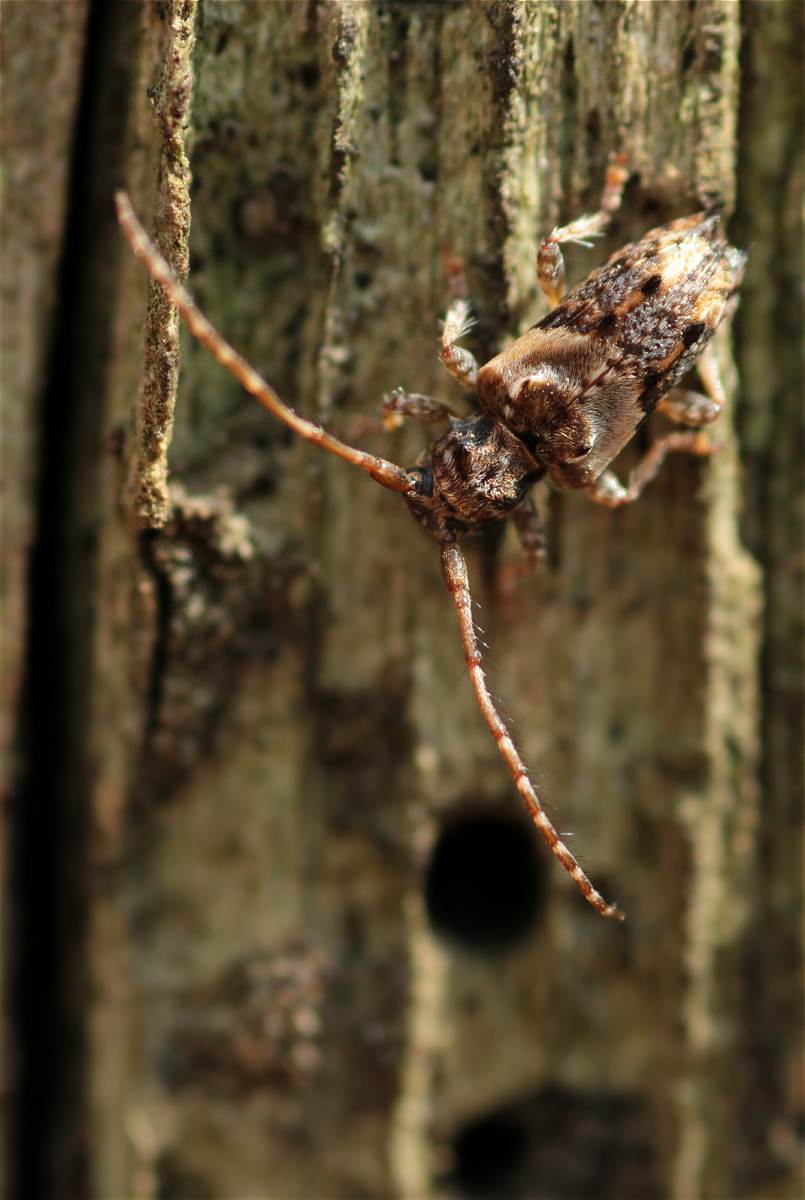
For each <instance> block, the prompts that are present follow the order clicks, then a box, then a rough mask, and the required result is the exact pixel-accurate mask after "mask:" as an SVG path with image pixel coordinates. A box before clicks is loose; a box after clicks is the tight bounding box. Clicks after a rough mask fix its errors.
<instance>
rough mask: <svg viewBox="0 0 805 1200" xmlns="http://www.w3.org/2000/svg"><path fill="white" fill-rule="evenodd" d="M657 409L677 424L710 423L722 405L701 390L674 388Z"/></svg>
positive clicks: (696, 424) (697, 424)
mask: <svg viewBox="0 0 805 1200" xmlns="http://www.w3.org/2000/svg"><path fill="white" fill-rule="evenodd" d="M657 411H658V412H661V413H664V414H665V416H666V417H669V418H670V420H672V421H676V423H677V425H692V426H699V425H710V424H711V422H713V421H715V419H716V417H717V416H718V414H719V413H720V412H721V405H720V404H718V403H717V402H716V401H715V400H711V399H710V398H709V397H708V396H703V395H702V393H701V392H692V391H689V390H688V389H687V388H673V390H672V391H670V392H669V393H668V395H667V396H663V398H662V400H660V402H659V404H658V405H657Z"/></svg>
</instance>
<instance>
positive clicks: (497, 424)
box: [408, 213, 746, 541]
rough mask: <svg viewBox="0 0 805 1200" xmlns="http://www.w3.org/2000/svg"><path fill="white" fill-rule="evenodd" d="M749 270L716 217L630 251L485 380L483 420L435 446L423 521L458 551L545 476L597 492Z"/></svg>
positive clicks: (680, 224) (486, 369)
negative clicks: (470, 533) (468, 535)
mask: <svg viewBox="0 0 805 1200" xmlns="http://www.w3.org/2000/svg"><path fill="white" fill-rule="evenodd" d="M745 261H746V254H745V253H743V252H742V251H739V250H735V249H733V248H732V247H731V246H730V245H729V244H728V243H727V241H726V240H725V238H724V236H723V233H722V232H721V229H720V225H719V218H718V216H717V215H707V214H706V213H698V214H696V215H694V216H690V217H683V218H682V219H681V220H678V221H672V222H671V223H670V224H669V225H663V226H661V227H660V228H658V229H653V230H652V231H651V232H650V233H647V234H646V235H645V236H644V237H643V238H641V239H640V241H637V242H633V243H632V244H631V245H628V246H625V247H624V248H623V249H622V250H619V251H618V252H617V253H616V254H614V255H613V256H612V258H610V260H609V261H608V262H607V263H606V264H605V265H604V266H603V267H600V268H599V269H598V270H596V271H593V272H592V274H591V275H589V276H588V278H587V279H586V280H585V281H584V282H583V283H581V284H579V285H578V287H576V288H574V289H573V291H571V292H570V293H569V294H568V295H567V296H566V297H565V298H564V300H562V302H561V303H560V304H559V305H557V306H556V307H555V308H553V309H552V310H551V312H549V313H548V315H547V316H546V317H544V318H543V319H542V320H541V321H539V322H538V323H537V324H536V325H535V326H534V327H533V328H532V329H530V330H528V332H527V333H524V334H523V336H522V337H520V338H518V339H517V341H516V342H514V343H513V344H512V345H511V346H509V347H508V348H507V349H506V350H504V351H502V353H500V354H498V355H497V356H496V357H495V358H493V359H491V360H490V361H489V362H488V363H486V365H485V366H483V367H481V368H480V370H479V371H478V374H477V392H478V400H479V402H480V405H481V409H482V412H481V413H480V414H476V415H475V416H472V417H470V418H468V419H467V420H464V421H453V424H452V428H451V429H450V431H449V432H448V433H446V434H445V435H444V437H442V438H440V439H439V440H438V441H437V442H435V443H434V445H433V446H432V448H431V451H430V456H429V460H428V461H427V463H426V464H424V465H425V468H426V474H425V479H424V481H423V488H424V489H427V493H426V496H425V503H424V504H423V503H422V501H421V499H420V498H419V497H409V498H408V499H409V505H410V506H411V508H412V509H413V511H414V512H415V514H416V515H417V516H418V517H419V518H420V519H421V520H423V521H424V523H425V524H426V525H427V526H428V528H429V529H430V530H431V531H432V532H433V533H434V534H435V536H436V537H437V538H439V539H440V540H441V538H442V537H444V538H446V539H447V540H448V541H449V540H451V538H452V537H453V536H457V535H458V534H459V533H463V532H466V531H467V530H468V529H470V528H471V527H472V526H473V525H475V524H478V523H480V522H485V521H493V520H498V519H499V518H500V517H502V516H504V515H505V514H506V513H507V512H510V511H511V510H512V509H514V508H516V507H517V506H518V505H520V504H521V503H522V502H523V500H524V499H525V497H526V495H527V493H528V490H529V488H530V487H531V485H532V484H533V483H535V482H536V481H537V480H539V479H541V478H543V477H545V476H547V478H548V479H549V480H550V481H551V483H553V484H554V485H556V486H557V487H560V488H569V489H584V488H589V487H590V486H591V485H592V484H593V483H594V482H595V481H596V480H597V479H598V477H599V476H600V475H601V473H602V472H603V471H604V470H605V469H606V467H608V466H609V464H610V463H611V462H612V460H613V459H614V458H615V456H616V455H617V454H618V452H619V451H620V450H621V449H622V448H623V447H624V446H625V445H626V443H627V442H628V441H630V439H631V438H632V436H633V435H634V433H635V431H636V429H637V427H638V426H639V425H640V424H641V422H642V421H643V420H645V418H646V417H647V415H648V414H649V413H650V412H652V411H653V410H654V409H655V408H656V406H657V404H658V402H659V401H660V400H661V398H662V397H663V396H664V395H665V394H666V393H667V392H669V391H670V390H671V388H673V387H674V386H675V385H676V384H677V383H678V382H679V380H680V379H681V378H682V376H683V375H684V374H685V372H686V371H687V370H688V369H689V368H690V367H691V366H693V364H694V363H695V361H696V359H697V358H698V357H699V355H700V354H701V352H702V351H703V350H704V348H705V346H706V345H707V343H708V342H709V341H710V338H711V337H712V336H713V334H714V332H715V330H716V328H717V327H718V325H719V323H720V322H721V320H722V318H723V316H724V313H725V310H726V307H727V305H728V303H729V301H730V298H731V297H732V296H733V295H734V293H735V290H736V287H737V284H738V282H739V281H740V276H741V273H742V271H743V266H744V263H745Z"/></svg>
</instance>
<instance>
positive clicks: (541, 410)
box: [117, 156, 746, 918]
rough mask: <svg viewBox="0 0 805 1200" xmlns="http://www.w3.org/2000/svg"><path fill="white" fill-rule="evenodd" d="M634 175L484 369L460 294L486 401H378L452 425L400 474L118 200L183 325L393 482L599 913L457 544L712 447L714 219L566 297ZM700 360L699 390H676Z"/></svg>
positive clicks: (538, 821) (611, 491) (547, 256)
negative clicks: (457, 404)
mask: <svg viewBox="0 0 805 1200" xmlns="http://www.w3.org/2000/svg"><path fill="white" fill-rule="evenodd" d="M627 176H628V172H627V171H626V169H625V160H624V158H623V157H622V156H621V157H619V158H616V159H614V160H613V161H612V162H611V163H610V166H609V169H608V171H607V176H606V181H605V187H604V193H603V196H602V200H601V207H600V210H599V211H598V212H597V213H595V214H592V215H591V216H585V217H580V218H579V219H578V220H577V221H575V222H573V223H572V224H570V225H567V226H565V227H563V228H561V229H555V230H554V231H553V233H552V234H550V236H549V237H547V238H545V239H544V240H543V241H542V243H541V244H540V248H539V253H538V259H537V267H538V277H539V282H540V285H541V287H542V289H543V291H544V292H545V293H546V295H547V296H548V298H549V300H550V301H551V303H552V305H553V308H552V309H551V311H550V312H549V313H548V315H547V316H546V317H545V318H544V319H543V320H542V321H540V322H539V323H538V324H537V325H535V326H534V328H533V329H530V330H529V331H528V332H527V333H525V334H524V335H523V336H522V337H521V338H519V339H518V340H517V341H516V342H514V344H513V345H511V346H509V347H508V349H507V350H504V351H503V352H502V353H501V354H498V355H497V356H496V357H495V358H493V359H491V360H490V362H488V363H486V365H485V366H483V367H479V366H478V364H477V363H476V361H475V359H474V358H473V356H472V355H471V354H470V353H469V352H468V351H467V350H464V349H463V348H462V347H460V346H459V345H458V344H457V342H458V339H459V338H460V337H461V335H462V334H463V333H464V332H466V330H467V328H468V322H467V316H468V311H469V310H468V305H467V303H466V301H464V300H457V301H456V302H454V304H453V305H452V306H451V308H450V309H449V311H448V314H447V318H446V320H445V327H444V333H443V335H442V352H441V356H442V361H443V363H444V365H445V366H446V367H447V369H448V370H449V371H450V372H451V374H452V375H454V376H455V378H456V379H457V380H458V381H459V382H460V383H462V384H463V385H464V386H465V387H475V388H476V390H477V394H478V399H479V402H480V406H481V407H480V411H479V412H477V413H475V414H474V415H472V416H470V417H467V418H464V419H459V418H457V417H455V415H454V414H453V413H452V412H451V410H450V409H449V408H448V407H447V406H446V405H444V404H442V403H441V402H440V401H437V400H434V399H431V398H430V397H428V396H421V395H417V394H409V393H406V392H404V391H402V389H397V391H396V392H394V393H393V394H392V395H390V396H387V397H386V402H385V412H386V423H387V424H388V425H390V426H391V427H393V426H394V425H396V424H397V423H398V422H399V420H400V418H401V417H409V418H414V419H417V420H421V421H425V422H433V421H443V420H449V421H450V429H449V431H448V432H447V433H446V434H444V436H443V437H440V438H439V439H438V440H437V441H436V442H434V444H433V446H432V447H431V449H430V452H429V453H428V454H426V455H423V456H422V458H421V459H420V461H419V463H418V464H417V465H416V466H415V467H413V468H411V469H410V470H407V471H406V470H404V469H403V468H402V467H399V466H397V465H396V464H395V463H393V462H389V461H388V460H386V459H383V458H380V457H379V456H378V455H375V454H370V453H368V452H367V451H364V450H359V449H357V448H355V447H354V446H349V445H348V444H347V443H345V442H342V441H341V440H340V439H339V438H337V437H335V436H334V435H333V434H331V433H329V432H328V431H327V430H326V429H323V428H322V427H321V426H319V425H315V424H314V423H313V422H312V421H308V420H306V419H305V418H304V417H301V416H300V415H299V414H298V413H296V412H294V411H293V409H291V408H289V407H288V406H287V405H286V404H285V403H284V402H283V401H282V400H281V399H280V397H279V396H278V395H277V393H276V392H275V391H274V390H273V388H272V387H271V386H270V385H269V384H268V383H266V382H265V380H264V379H262V378H261V377H260V376H259V375H258V374H257V372H256V371H255V370H254V368H253V367H251V366H250V365H249V363H247V362H246V360H245V359H243V358H242V357H241V355H239V354H238V353H237V351H236V350H234V349H233V347H232V346H230V345H229V343H228V342H226V341H225V340H224V339H223V338H222V337H221V335H220V334H219V333H218V332H217V330H216V329H214V327H213V326H212V325H211V324H210V322H209V321H208V320H207V318H206V317H204V316H203V314H202V313H200V312H199V311H198V309H197V308H196V307H195V305H194V303H193V300H192V298H191V297H190V296H189V295H188V293H187V292H186V291H185V289H184V288H183V287H182V286H181V284H180V283H179V282H178V281H177V280H176V278H175V276H174V275H173V273H172V271H171V269H170V267H169V266H168V264H167V263H166V262H165V260H164V259H163V258H162V257H161V255H160V254H159V252H158V251H157V250H156V248H155V247H154V245H153V244H152V243H151V241H150V240H149V238H148V236H147V235H146V233H145V231H144V230H143V229H142V226H140V224H139V222H138V221H137V219H136V217H135V216H134V213H133V211H132V208H131V205H130V203H129V201H128V198H127V197H126V196H125V195H124V194H123V193H118V196H117V208H118V215H119V219H120V223H121V226H122V227H123V229H124V231H125V233H126V236H127V238H128V240H129V243H130V245H131V247H132V249H133V250H134V253H135V254H136V255H137V256H138V257H139V258H140V259H142V261H143V262H144V263H145V264H146V266H147V267H148V270H149V271H150V273H151V275H152V276H153V278H154V279H155V280H157V281H158V282H159V283H160V284H161V285H162V287H163V288H164V289H165V292H166V293H167V295H168V297H169V298H170V300H171V301H172V302H173V303H174V304H175V305H176V306H177V308H178V309H179V311H180V312H181V314H182V316H183V318H184V320H185V321H186V323H187V325H188V327H189V329H190V330H191V332H192V333H193V334H194V335H195V337H197V338H198V339H199V340H200V341H201V342H202V343H203V344H204V345H205V346H207V348H208V349H209V350H210V352H211V353H212V354H213V355H214V356H215V358H216V359H217V360H218V362H219V363H221V364H222V365H223V366H224V367H226V368H227V369H228V370H229V371H231V372H232V374H233V375H234V376H235V377H236V378H237V379H238V381H239V382H240V383H241V385H242V386H243V387H244V388H245V389H246V391H248V392H249V393H251V395H253V396H254V397H255V399H256V400H258V401H259V403H260V404H262V405H263V407H264V408H266V409H267V410H268V411H269V412H271V413H272V414H273V415H274V416H276V417H278V418H279V419H280V420H281V421H283V422H284V423H285V424H286V425H287V426H288V427H289V428H291V429H292V430H294V432H296V433H298V434H299V435H300V436H301V437H304V438H306V439H307V440H308V441H310V442H313V443H314V444H315V445H317V446H320V447H321V448H322V449H324V450H328V451H329V452H330V453H332V454H335V455H337V456H338V457H339V458H342V459H344V460H345V461H346V462H349V463H352V465H353V466H356V467H360V469H361V470H363V471H365V472H366V473H367V474H368V475H369V476H370V477H371V478H372V479H373V480H375V482H377V483H379V484H381V485H382V486H383V487H385V488H388V489H390V490H391V491H395V492H400V493H402V495H403V496H404V498H405V500H406V503H407V504H408V506H409V508H410V509H411V511H412V512H413V514H414V515H415V516H416V517H417V519H418V520H419V521H421V522H422V524H423V525H425V527H426V528H427V529H428V530H429V531H430V532H431V533H432V534H433V536H434V537H435V539H436V541H437V542H438V543H439V545H440V548H441V560H442V575H443V577H444V581H445V585H446V587H447V589H448V591H449V592H450V594H451V596H452V597H453V601H454V603H455V606H456V611H457V613H458V619H459V626H460V629H461V639H462V642H463V646H464V658H465V661H466V664H467V668H468V671H469V674H470V678H471V681H472V686H473V688H474V690H475V694H476V697H477V699H478V704H479V706H480V709H481V712H482V714H483V717H484V720H485V722H486V724H487V727H488V728H489V730H490V732H491V734H492V736H493V737H494V739H495V742H496V744H497V746H498V749H499V750H500V753H501V755H502V756H503V759H504V761H505V762H506V766H507V767H508V770H509V772H510V774H511V776H512V778H513V780H514V782H515V785H516V787H517V789H518V791H519V792H520V795H521V797H522V799H523V802H524V804H525V806H526V808H527V809H528V812H529V813H530V815H531V817H532V819H533V821H534V824H535V825H536V826H537V828H538V829H539V831H540V833H541V834H542V836H543V837H544V838H545V841H546V842H547V844H548V846H549V847H550V849H551V850H552V852H553V853H554V854H555V855H556V857H557V858H558V859H559V861H560V862H561V863H562V865H563V867H564V868H565V870H566V871H567V872H568V874H569V875H570V876H571V878H572V879H573V880H574V882H575V883H576V885H577V887H578V888H579V890H580V891H581V892H582V894H583V895H584V896H585V897H586V898H587V900H589V902H590V903H591V904H592V905H593V906H594V907H595V908H596V909H598V911H599V912H601V913H603V914H604V915H605V916H610V917H617V918H621V917H622V916H623V914H622V913H621V912H620V911H619V909H618V908H616V907H615V906H614V905H611V904H608V903H607V902H606V900H604V898H603V897H602V896H601V895H600V894H599V893H598V892H597V891H596V890H595V888H594V887H593V885H592V883H591V882H590V880H589V879H588V878H587V876H586V875H585V873H584V871H583V870H582V869H581V867H580V866H579V864H578V862H577V861H576V859H575V858H574V857H573V855H572V854H571V853H570V851H569V850H568V848H567V846H565V844H564V843H563V842H562V840H561V839H560V837H559V835H558V834H557V832H556V830H555V829H554V827H553V824H552V823H551V821H550V819H549V818H548V816H547V814H546V813H545V810H544V809H543V807H542V804H541V802H540V799H539V796H538V794H537V792H536V789H535V787H534V785H533V783H532V781H531V779H530V776H529V774H528V771H527V769H526V766H525V764H524V763H523V760H522V758H521V757H520V754H519V752H518V750H517V748H516V746H515V745H514V742H513V740H512V738H511V735H510V733H509V731H508V729H507V727H506V725H505V723H504V722H503V721H502V720H501V718H500V716H499V714H498V712H497V709H496V706H495V703H494V701H493V699H492V697H491V695H490V693H489V688H488V686H487V683H486V679H485V676H484V671H483V656H482V654H481V651H480V649H479V646H478V640H477V636H476V630H475V625H474V622H473V617H472V599H471V595H470V588H469V581H468V578H467V569H466V564H465V562H464V558H463V556H462V554H461V551H460V549H459V547H458V546H457V544H456V543H457V541H458V539H459V538H460V537H461V535H462V534H464V533H467V532H470V531H472V529H473V528H474V527H477V526H479V525H481V524H483V523H485V522H489V521H495V520H499V519H501V518H502V517H505V516H506V515H507V514H509V513H511V514H513V517H514V521H515V525H516V527H517V530H518V532H519V534H520V537H521V540H522V541H523V545H524V548H525V549H526V551H527V554H528V555H529V557H530V558H531V559H532V560H533V559H534V558H536V557H538V556H539V552H540V545H541V534H540V529H539V521H538V518H537V515H536V513H535V512H534V511H533V510H532V509H530V508H528V507H527V506H526V504H525V502H526V501H527V499H528V493H529V491H530V489H531V487H532V486H533V484H535V483H536V482H538V481H539V480H540V479H544V478H547V479H548V480H549V481H550V482H551V483H553V484H554V485H555V486H558V487H560V488H572V489H583V490H585V491H586V492H587V495H588V496H589V497H590V498H591V499H592V500H595V501H597V502H598V503H601V504H605V505H607V506H609V507H615V506H618V505H621V504H625V503H628V502H629V501H631V500H634V499H636V498H637V496H638V495H639V494H640V491H641V490H642V488H643V487H644V486H645V484H646V483H647V482H648V481H649V480H650V479H652V478H653V476H654V475H655V474H656V472H657V470H658V468H659V466H660V464H661V462H662V461H663V459H664V457H665V455H666V454H667V453H668V452H669V451H671V450H687V451H691V452H693V453H697V454H706V453H708V452H709V446H708V443H707V442H706V439H705V438H704V436H703V435H702V434H701V433H700V432H699V428H700V427H701V426H702V425H706V424H708V423H709V422H711V421H713V420H714V419H715V418H716V417H717V416H718V413H719V412H720V409H721V403H722V400H723V391H722V389H721V385H720V382H719V379H718V372H717V369H716V365H715V362H714V360H712V359H711V358H710V357H709V351H708V350H707V343H708V342H709V340H710V338H711V337H712V335H713V333H714V332H715V330H716V328H717V326H718V325H719V323H720V322H721V321H722V320H723V319H724V317H725V315H727V314H728V313H729V311H730V308H731V306H732V303H733V301H732V299H731V298H732V297H733V295H734V293H735V290H736V288H737V286H738V283H739V282H740V277H741V273H742V271H743V265H744V262H745V260H746V255H745V254H744V253H742V252H741V251H738V250H734V249H733V248H732V247H730V246H729V245H728V243H727V242H726V240H725V239H724V236H723V234H722V233H721V230H720V228H719V223H718V217H717V216H714V215H706V214H701V213H700V214H698V215H696V216H692V217H685V218H683V219H682V220H679V221H673V222H671V224H669V225H664V226H662V227H661V228H659V229H655V230H652V232H651V233H648V234H646V236H645V237H643V238H642V239H641V240H640V241H638V242H634V243H632V244H631V245H629V246H626V247H624V249H622V250H620V251H619V252H618V253H617V254H616V255H614V256H613V257H612V258H611V259H610V260H609V262H607V263H606V264H605V265H604V266H603V267H601V268H600V269H599V270H597V271H594V272H593V273H592V274H591V275H590V276H589V277H588V278H587V279H586V280H585V281H584V283H582V284H580V285H579V286H578V287H577V288H575V289H574V290H573V291H572V292H570V293H569V295H567V296H565V295H564V264H563V262H562V254H561V249H560V246H561V243H563V242H582V243H584V244H587V243H586V242H585V241H584V239H586V238H589V237H591V236H595V235H596V234H598V233H600V232H601V231H602V230H603V229H604V228H605V227H606V225H607V223H608V221H609V219H610V217H611V215H612V213H613V212H614V211H615V209H616V208H617V207H618V204H619V203H620V198H621V194H622V191H623V186H624V183H625V182H626V179H627ZM697 359H698V371H699V374H700V376H701V378H702V382H703V383H704V387H705V391H706V392H707V393H708V394H707V395H706V396H705V395H701V394H699V393H697V392H691V391H685V390H682V389H679V388H677V387H676V385H677V383H678V382H679V380H680V379H681V378H682V376H683V375H684V373H685V372H686V371H687V370H688V368H689V367H690V366H692V365H693V364H694V362H696V361H697ZM657 406H659V407H660V408H661V409H662V410H663V412H664V413H666V414H667V415H668V416H669V417H670V418H671V419H672V420H674V421H676V422H678V423H679V424H682V425H687V426H690V427H691V428H690V429H689V430H688V431H685V432H681V431H680V432H673V433H669V434H666V435H665V436H663V437H660V438H659V439H657V441H655V442H654V444H653V446H652V447H651V448H650V449H649V451H648V452H647V454H646V455H645V457H644V458H643V459H642V461H641V462H640V463H639V464H638V466H637V467H636V468H635V469H634V470H633V471H632V474H631V475H630V478H629V481H628V483H627V485H626V486H624V485H623V484H622V483H621V482H620V481H619V480H618V479H617V478H616V476H615V475H614V474H613V473H612V472H611V471H610V470H609V469H608V467H609V464H610V463H611V462H612V460H613V459H614V457H615V455H616V454H617V453H618V451H619V450H620V449H621V448H622V447H623V446H624V445H625V444H626V443H627V442H628V441H629V439H630V438H631V437H632V435H633V434H634V432H635V430H636V429H637V427H638V426H639V425H640V423H641V421H643V420H644V419H645V417H646V416H647V415H648V413H650V412H651V411H652V410H653V409H654V408H656V407H657Z"/></svg>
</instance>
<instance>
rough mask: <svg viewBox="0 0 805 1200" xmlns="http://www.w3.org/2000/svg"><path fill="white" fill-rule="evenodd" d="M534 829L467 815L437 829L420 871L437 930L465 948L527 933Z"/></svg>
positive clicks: (537, 897) (535, 869)
mask: <svg viewBox="0 0 805 1200" xmlns="http://www.w3.org/2000/svg"><path fill="white" fill-rule="evenodd" d="M541 883H542V880H541V875H540V864H539V861H538V859H537V855H536V847H535V839H534V833H533V832H532V830H531V829H530V828H529V826H527V825H524V824H523V823H522V822H520V821H515V820H511V819H509V818H502V817H498V816H472V817H467V818H465V819H464V820H461V821H456V822H454V823H453V824H451V825H449V826H448V827H447V828H446V829H445V830H444V831H443V832H442V835H441V837H440V838H439V840H438V842H437V843H436V846H435V848H434V851H433V855H432V857H431V860H430V863H429V864H428V869H427V872H426V875H425V903H426V905H427V910H428V916H429V918H430V921H431V924H432V926H433V928H434V929H435V930H436V932H437V933H440V934H442V935H443V936H444V937H446V938H448V939H450V940H452V941H454V942H456V943H458V944H459V945H461V946H463V947H465V948H466V949H470V950H477V951H481V952H486V953H489V952H492V953H494V952H495V951H500V950H506V949H508V948H509V947H511V946H512V945H514V944H516V943H517V942H519V941H521V940H523V939H524V938H526V937H527V936H528V934H529V933H530V932H531V930H532V928H533V927H534V923H535V921H536V918H537V914H538V911H539V906H540V901H541V898H542V886H541Z"/></svg>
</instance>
